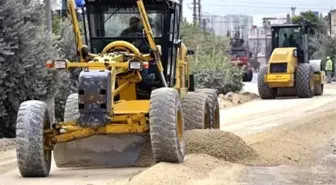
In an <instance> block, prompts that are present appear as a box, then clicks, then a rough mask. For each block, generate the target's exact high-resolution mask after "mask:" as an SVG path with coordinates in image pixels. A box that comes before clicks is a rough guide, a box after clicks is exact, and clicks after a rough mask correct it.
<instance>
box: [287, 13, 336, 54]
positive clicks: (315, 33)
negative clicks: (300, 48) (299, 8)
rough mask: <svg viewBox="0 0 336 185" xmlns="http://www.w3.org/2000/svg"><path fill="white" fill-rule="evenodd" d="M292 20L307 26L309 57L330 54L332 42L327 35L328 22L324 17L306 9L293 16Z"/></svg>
mask: <svg viewBox="0 0 336 185" xmlns="http://www.w3.org/2000/svg"><path fill="white" fill-rule="evenodd" d="M292 22H293V23H296V24H305V25H307V26H308V52H309V56H311V58H319V57H322V59H323V58H324V57H325V56H327V55H330V54H332V51H331V50H333V48H332V47H333V45H332V43H333V42H332V39H330V38H328V37H327V30H328V23H327V20H326V19H325V18H323V17H319V16H317V15H316V14H314V13H313V12H312V11H306V12H301V13H300V15H298V16H294V17H293V18H292ZM329 47H331V48H329Z"/></svg>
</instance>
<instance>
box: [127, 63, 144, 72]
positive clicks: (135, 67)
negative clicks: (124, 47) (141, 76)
mask: <svg viewBox="0 0 336 185" xmlns="http://www.w3.org/2000/svg"><path fill="white" fill-rule="evenodd" d="M129 68H130V69H132V70H141V68H142V65H141V62H140V61H131V62H129Z"/></svg>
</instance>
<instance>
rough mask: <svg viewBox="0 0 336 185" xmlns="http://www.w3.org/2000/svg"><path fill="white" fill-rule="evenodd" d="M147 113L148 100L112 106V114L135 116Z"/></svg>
mask: <svg viewBox="0 0 336 185" xmlns="http://www.w3.org/2000/svg"><path fill="white" fill-rule="evenodd" d="M148 112H149V100H133V101H125V102H121V103H118V104H115V105H114V114H116V115H119V114H137V113H148Z"/></svg>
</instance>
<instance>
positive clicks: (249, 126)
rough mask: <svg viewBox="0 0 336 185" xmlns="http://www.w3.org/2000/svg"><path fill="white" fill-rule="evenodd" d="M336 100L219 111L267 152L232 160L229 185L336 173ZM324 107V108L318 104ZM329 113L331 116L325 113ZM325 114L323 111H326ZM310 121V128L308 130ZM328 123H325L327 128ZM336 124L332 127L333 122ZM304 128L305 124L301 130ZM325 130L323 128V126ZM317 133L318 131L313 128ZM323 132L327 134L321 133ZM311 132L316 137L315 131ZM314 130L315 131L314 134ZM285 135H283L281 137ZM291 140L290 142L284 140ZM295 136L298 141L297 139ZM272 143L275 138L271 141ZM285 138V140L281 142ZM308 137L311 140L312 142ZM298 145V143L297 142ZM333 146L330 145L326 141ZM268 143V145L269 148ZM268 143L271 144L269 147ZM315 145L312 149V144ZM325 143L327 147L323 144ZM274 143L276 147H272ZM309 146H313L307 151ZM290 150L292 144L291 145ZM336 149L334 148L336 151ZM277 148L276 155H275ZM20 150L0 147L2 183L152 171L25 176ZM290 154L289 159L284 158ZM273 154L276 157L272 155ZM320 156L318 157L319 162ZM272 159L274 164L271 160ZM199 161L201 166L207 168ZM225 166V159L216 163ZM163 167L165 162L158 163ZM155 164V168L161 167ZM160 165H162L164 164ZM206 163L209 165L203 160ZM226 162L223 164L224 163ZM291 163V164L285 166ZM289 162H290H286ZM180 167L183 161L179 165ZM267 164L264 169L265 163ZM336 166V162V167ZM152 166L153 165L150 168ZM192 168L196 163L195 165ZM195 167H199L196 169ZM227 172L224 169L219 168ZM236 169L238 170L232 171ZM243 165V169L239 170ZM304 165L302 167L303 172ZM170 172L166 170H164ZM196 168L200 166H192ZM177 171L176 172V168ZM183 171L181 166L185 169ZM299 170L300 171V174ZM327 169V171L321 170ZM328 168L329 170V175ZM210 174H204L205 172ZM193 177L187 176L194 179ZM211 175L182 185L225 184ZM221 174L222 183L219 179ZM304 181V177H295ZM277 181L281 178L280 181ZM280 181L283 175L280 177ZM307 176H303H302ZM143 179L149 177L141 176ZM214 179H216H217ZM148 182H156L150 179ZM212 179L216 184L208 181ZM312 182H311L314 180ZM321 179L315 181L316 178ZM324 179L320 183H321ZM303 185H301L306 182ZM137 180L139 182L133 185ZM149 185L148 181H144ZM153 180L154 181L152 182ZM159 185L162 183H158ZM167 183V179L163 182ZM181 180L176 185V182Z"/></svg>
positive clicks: (93, 179)
mask: <svg viewBox="0 0 336 185" xmlns="http://www.w3.org/2000/svg"><path fill="white" fill-rule="evenodd" d="M255 82H256V81H255V80H254V81H252V82H251V83H247V86H246V87H245V88H246V89H247V90H249V91H252V92H256V83H255ZM335 102H336V85H335V84H332V85H326V87H325V94H324V95H323V96H321V97H314V98H312V99H296V98H288V99H276V100H259V99H257V100H254V101H251V102H248V103H246V104H242V105H239V106H237V107H232V108H228V109H223V110H221V129H222V130H225V131H231V132H233V133H235V134H237V135H238V136H240V137H242V138H243V139H244V140H245V141H246V142H247V143H248V144H250V145H251V146H253V147H254V148H255V149H256V151H257V152H258V153H259V154H261V153H263V152H264V153H263V155H261V157H260V159H256V160H253V161H245V162H243V163H242V164H243V165H246V166H244V167H242V166H241V164H239V167H237V168H233V167H235V165H234V164H232V165H233V166H232V168H231V167H230V168H225V170H226V171H225V172H223V174H224V173H227V174H231V175H230V178H232V177H234V176H235V177H237V179H236V180H232V181H230V182H228V183H226V184H260V185H263V184H269V181H274V183H275V184H282V185H283V184H295V183H294V182H304V183H306V182H307V181H305V180H307V178H305V177H307V176H309V177H311V178H313V177H314V176H312V175H311V173H312V171H318V170H320V171H323V170H321V168H323V169H327V170H329V171H330V172H331V171H335V170H336V169H335V168H332V167H330V166H328V165H330V162H326V161H328V160H331V161H333V160H334V158H332V157H333V156H329V155H331V154H330V150H331V149H330V148H328V147H327V146H334V145H333V143H332V142H333V141H332V137H333V135H332V134H331V133H330V132H331V131H333V130H332V127H330V125H332V123H331V122H330V119H333V118H334V119H336V117H335V115H336V114H333V112H331V110H335V109H334V108H336V107H333V105H332V104H330V103H335ZM321 107H322V108H323V109H322V110H320V108H321ZM327 113H328V115H327ZM324 114H325V115H324ZM318 115H320V117H321V118H319V119H321V120H322V118H324V117H328V118H330V119H328V120H324V121H323V123H321V125H322V126H321V128H320V127H318V126H316V124H317V121H318V120H317V121H316V120H315V121H310V122H307V121H309V120H313V119H315V118H316V117H318ZM302 125H307V128H309V129H304V128H306V126H304V127H303V126H302ZM323 125H324V126H323ZM332 126H334V125H332ZM301 127H302V128H301ZM323 129H325V130H323ZM313 131H314V132H313ZM301 132H302V134H303V136H302V137H301V138H297V137H298V136H297V135H300V133H301ZM286 133H293V134H292V135H291V136H288V138H286V137H287V135H286ZM318 133H323V134H318ZM311 134H313V135H311ZM314 134H315V135H314ZM283 138H285V139H283ZM307 138H310V139H308V141H312V140H314V139H316V141H319V142H320V141H323V142H321V143H315V145H313V144H314V142H313V141H312V142H311V143H304V144H307V147H306V148H305V147H302V146H301V145H302V143H301V145H300V144H298V143H299V142H301V141H302V142H304V141H305V140H307ZM286 139H287V140H286ZM293 139H294V140H295V141H297V142H298V143H295V142H293ZM271 141H272V142H271ZM284 141H286V143H285V144H284V143H283V142H284ZM308 141H307V142H308ZM272 143H277V144H279V145H278V146H282V147H284V148H286V147H292V149H293V150H291V151H293V153H291V155H289V154H287V153H286V154H285V153H284V152H286V151H283V148H282V147H275V146H272ZM293 143H294V144H293ZM328 144H329V145H328ZM265 146H266V147H265ZM268 146H269V147H268ZM300 146H301V147H302V151H295V150H294V148H297V147H298V148H300ZM309 146H311V148H309ZM317 146H320V147H322V148H323V150H322V149H321V150H319V151H321V152H320V153H316V155H314V156H310V153H311V152H312V151H315V150H317V148H316V147H317ZM324 146H326V147H324ZM272 147H273V148H272ZM269 148H272V149H274V151H270V150H269ZM307 148H309V150H308V149H307ZM287 149H288V150H289V148H287ZM335 151H336V149H335ZM274 152H276V153H274ZM282 153H283V156H281V157H280V158H277V155H278V154H282ZM15 155H16V153H15V150H14V147H13V146H12V147H8V148H7V150H6V151H0V185H17V184H25V185H30V184H32V185H40V184H41V185H42V184H43V185H45V184H63V185H82V184H83V185H95V184H128V183H130V182H131V183H132V181H133V179H134V178H135V177H134V176H135V175H136V174H139V173H140V172H143V171H144V172H143V173H141V174H146V171H147V172H148V170H150V169H142V168H119V169H57V168H56V167H55V165H53V166H52V169H51V175H50V177H48V178H40V179H23V178H21V176H20V175H19V172H18V169H17V167H16V156H15ZM303 155H304V156H307V155H309V157H310V158H313V157H314V160H313V159H312V161H316V164H315V163H314V164H311V165H308V164H304V165H306V166H305V168H303V167H302V166H299V167H297V166H290V165H292V163H289V162H288V161H292V160H294V161H295V160H296V161H297V162H300V160H299V159H295V157H297V158H299V157H298V156H303ZM284 156H286V158H285V159H282V158H283V157H284ZM272 157H273V158H272ZM293 158H294V159H293ZM315 159H316V160H315ZM271 163H272V164H271ZM201 164H202V163H199V164H198V167H197V168H203V167H202V166H199V165H201ZM218 164H222V163H218ZM268 164H271V165H281V164H282V165H285V166H278V167H273V168H272V167H264V166H267V165H268ZM160 165H161V164H160ZM160 165H157V166H160ZM162 165H163V164H162ZM162 165H161V166H162ZM204 165H206V164H204ZM223 165H224V163H223ZM286 165H287V166H286ZM288 165H289V166H288ZM180 166H181V165H180ZM262 166H263V167H262ZM335 166H336V165H335ZM152 168H153V167H152ZM174 168H179V166H174ZM191 168H192V167H191ZM195 168H196V167H195ZM221 169H222V170H224V168H223V167H221ZM232 169H235V170H233V171H232ZM237 169H240V170H237ZM300 169H302V170H300ZM164 170H167V169H164ZM194 170H196V169H194ZM174 171H178V170H174ZM182 171H183V170H182ZM291 171H292V172H293V173H289V172H291ZM299 172H300V173H299ZM323 172H325V170H324V171H323ZM330 172H329V173H330ZM164 173H167V174H165V175H167V176H169V174H168V173H169V172H168V171H167V172H165V171H163V174H164ZM205 174H206V173H205ZM314 174H315V175H316V178H315V179H312V180H313V181H314V180H316V179H318V178H320V177H321V175H326V176H327V179H328V178H329V179H330V178H334V176H330V174H329V176H328V173H327V172H326V173H324V174H320V175H319V174H318V173H314ZM199 176H200V175H198V176H195V178H196V177H197V178H199ZM192 178H193V177H190V178H189V179H192ZM208 178H213V179H212V181H207V182H208V183H206V181H205V180H202V181H195V182H200V183H191V181H190V182H189V181H188V183H187V182H184V183H182V184H222V183H223V182H224V181H222V180H221V179H218V178H225V179H226V180H227V179H228V177H227V176H226V177H225V176H223V175H221V176H220V177H219V176H218V177H216V176H214V177H213V176H212V175H209V176H208ZM216 178H217V180H218V181H216V180H215V179H216ZM298 178H299V179H301V181H299V180H297V179H298ZM277 179H278V181H277ZM279 179H282V181H280V180H279ZM302 179H303V180H302ZM333 180H334V179H331V180H329V181H328V182H331V183H333V182H335V183H336V180H335V181H333ZM143 181H144V182H145V180H143ZM215 181H216V183H215ZM149 182H152V181H150V180H149ZM209 182H212V183H209ZM310 182H312V181H310ZM314 182H317V181H314ZM321 182H322V181H321ZM304 183H303V184H304ZM134 184H137V183H134ZM143 184H145V183H143ZM150 184H155V183H150ZM157 184H160V183H159V182H157ZM162 184H163V183H162ZM175 184H178V183H175Z"/></svg>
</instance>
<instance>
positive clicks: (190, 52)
mask: <svg viewBox="0 0 336 185" xmlns="http://www.w3.org/2000/svg"><path fill="white" fill-rule="evenodd" d="M194 54H195V51H194V50H192V49H188V51H187V55H194Z"/></svg>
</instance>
